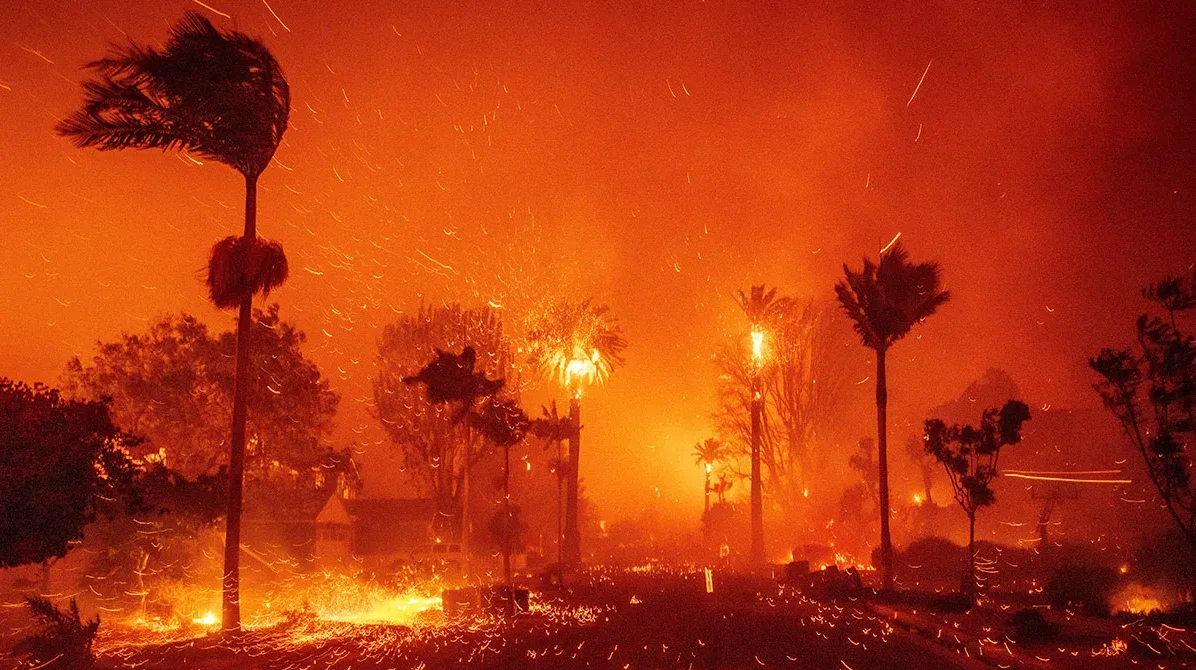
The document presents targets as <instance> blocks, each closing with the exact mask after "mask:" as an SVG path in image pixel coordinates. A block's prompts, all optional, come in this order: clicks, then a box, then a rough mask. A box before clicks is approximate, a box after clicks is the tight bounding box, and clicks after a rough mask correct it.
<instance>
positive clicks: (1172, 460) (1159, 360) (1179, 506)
mask: <svg viewBox="0 0 1196 670" xmlns="http://www.w3.org/2000/svg"><path fill="white" fill-rule="evenodd" d="M1142 294H1143V296H1144V297H1145V298H1146V299H1147V300H1149V301H1150V302H1152V303H1154V305H1155V306H1156V307H1157V308H1160V309H1161V310H1162V311H1163V313H1164V314H1163V316H1160V315H1158V314H1143V315H1141V316H1140V317H1138V321H1137V323H1136V330H1137V339H1138V344H1139V347H1138V351H1131V350H1129V349H1103V350H1102V351H1101V352H1100V354H1099V355H1098V356H1096V357H1095V358H1092V359H1090V360H1089V362H1088V364H1089V366H1091V367H1092V369H1093V370H1095V371H1096V372H1097V374H1099V375H1100V377H1101V379H1100V381H1098V382H1097V383H1096V384H1094V385H1093V388H1094V389H1096V392H1097V393H1099V394H1100V396H1101V399H1102V400H1104V403H1105V406H1106V407H1107V408H1108V409H1109V411H1110V412H1112V413H1113V415H1114V416H1116V417H1117V419H1118V420H1119V421H1120V422H1121V425H1122V427H1123V428H1124V429H1125V433H1126V436H1127V437H1128V438H1129V440H1130V442H1131V443H1132V444H1133V446H1134V448H1135V449H1136V450H1137V451H1138V453H1140V454H1141V455H1142V459H1143V461H1144V462H1145V464H1146V471H1147V473H1148V474H1149V476H1150V480H1151V482H1152V483H1153V484H1154V486H1155V489H1156V490H1157V491H1158V493H1159V497H1160V498H1162V501H1163V506H1164V507H1165V508H1166V509H1167V511H1168V513H1169V514H1170V515H1171V518H1172V520H1173V521H1174V522H1175V524H1176V526H1177V527H1178V528H1179V529H1180V530H1181V531H1182V532H1183V533H1184V536H1185V537H1187V539H1188V542H1189V543H1190V544H1191V545H1192V546H1193V547H1196V483H1194V480H1193V478H1192V456H1193V453H1192V451H1193V450H1192V446H1191V445H1192V440H1193V439H1196V414H1194V413H1193V407H1196V337H1194V336H1192V335H1191V334H1189V331H1187V330H1186V329H1185V328H1183V327H1181V322H1180V317H1181V315H1183V314H1184V313H1187V312H1190V311H1191V310H1192V309H1193V308H1196V278H1194V277H1179V278H1177V277H1166V278H1164V279H1163V280H1162V281H1160V282H1159V283H1158V284H1155V285H1153V286H1150V287H1147V288H1146V289H1145V290H1144V291H1143V292H1142Z"/></svg>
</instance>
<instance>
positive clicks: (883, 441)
mask: <svg viewBox="0 0 1196 670" xmlns="http://www.w3.org/2000/svg"><path fill="white" fill-rule="evenodd" d="M843 273H844V274H845V275H846V279H845V280H844V281H841V282H839V283H838V284H835V293H836V294H837V295H838V297H839V304H840V306H841V307H842V308H843V311H844V312H845V313H846V314H847V317H848V318H849V319H851V322H852V327H853V328H855V332H856V334H857V335H859V337H860V341H861V342H862V343H863V344H864V346H865V347H867V348H869V349H872V350H873V351H875V352H876V441H877V467H878V470H879V484H880V487H879V488H880V560H881V566H880V569H881V576H882V582H883V586H884V588H885V589H886V590H888V589H891V588H892V587H893V541H892V538H891V537H890V536H889V441H888V432H887V424H886V412H887V408H888V402H889V389H888V382H887V380H886V378H885V354H886V353H888V351H889V348H890V347H892V346H893V345H894V344H895V343H896V342H897V341H898V340H900V339H902V338H903V337H905V336H906V335H907V334H909V331H910V330H911V329H912V328H913V327H914V324H917V323H919V322H921V321H922V320H923V319H925V318H927V317H929V316H930V315H931V314H934V313H935V311H936V310H938V308H939V307H940V306H941V305H942V304H943V303H945V302H947V300H949V299H950V297H951V294H950V293H949V292H948V291H945V290H943V289H942V288H941V287H940V283H941V274H942V271H941V270H940V268H939V265H938V264H937V263H911V262H910V260H909V254H907V253H906V251H905V248H904V247H903V246H902V245H901V243H900V242H898V243H896V244H894V245H893V246H892V247H891V248H890V249H889V250H888V251H886V252H885V253H882V254H881V257H880V264H879V265H876V264H874V263H873V262H872V261H870V260H868V259H867V258H865V259H864V267H863V269H862V270H860V271H859V272H853V271H852V270H851V268H849V267H848V266H847V265H846V264H844V265H843Z"/></svg>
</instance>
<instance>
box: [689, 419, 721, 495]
mask: <svg viewBox="0 0 1196 670" xmlns="http://www.w3.org/2000/svg"><path fill="white" fill-rule="evenodd" d="M693 456H694V459H695V460H694V462H695V464H697V465H701V466H702V467H703V469H705V471H706V488H705V489H703V490H704V491H705V495H704V496H703V499H702V503H703V506H702V512H703V513H705V512H709V511H710V473H712V472H713V471H714V466H715V464H716V463H718V462H719V461H721V460H723V443H722V442H719V441H718V440H716V439H714V438H712V437H711V438H706V439H705V440H703V441H701V442H698V443H697V444H696V445H694V453H693Z"/></svg>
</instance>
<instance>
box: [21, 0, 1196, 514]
mask: <svg viewBox="0 0 1196 670" xmlns="http://www.w3.org/2000/svg"><path fill="white" fill-rule="evenodd" d="M1123 4H1124V3H1116V2H1098V3H1089V2H1070V3H1062V4H1060V3H1042V2H1017V3H995V4H992V5H979V6H978V5H975V4H972V3H956V2H931V3H924V2H897V3H886V4H883V5H870V6H865V5H862V4H861V5H859V6H858V7H857V6H856V5H853V4H851V3H846V4H843V3H826V6H818V5H809V4H802V5H800V6H799V5H797V4H793V3H765V2H743V3H731V2H667V3H646V4H645V3H634V4H633V3H615V4H613V5H612V4H603V3H598V4H593V3H588V4H583V3H571V2H559V3H557V2H554V3H531V2H503V3H484V2H462V3H457V2H454V3H445V2H421V3H414V4H412V3H399V4H396V3H389V2H354V3H328V2H325V3H318V2H313V1H311V0H272V1H271V2H270V4H269V5H266V4H265V3H262V2H257V1H250V0H211V2H206V3H197V2H185V1H183V0H173V1H170V2H142V3H130V2H127V1H124V0H121V1H117V0H85V1H83V2H66V1H65V0H36V1H33V2H12V3H4V4H3V6H2V7H0V37H2V38H3V39H0V54H2V58H0V115H2V118H3V119H4V122H3V123H0V175H2V176H3V180H2V181H0V240H2V243H0V286H2V287H3V290H0V325H2V328H0V375H6V376H11V377H15V378H21V379H25V380H29V381H33V380H45V381H50V382H53V381H54V380H55V379H56V378H57V376H58V374H59V372H60V371H61V369H62V366H63V364H64V363H65V361H66V360H67V359H68V357H70V356H71V355H72V354H81V355H85V356H86V355H88V354H89V353H90V351H91V349H92V347H93V343H94V341H95V340H96V339H97V338H98V339H111V338H112V337H114V336H115V335H116V334H117V333H118V332H120V331H121V330H137V329H140V328H142V327H144V325H145V324H146V322H147V320H149V319H151V318H153V317H154V316H155V315H157V314H159V313H162V312H168V311H178V310H180V309H184V310H188V311H190V312H193V313H196V314H199V315H201V316H202V317H203V318H205V319H206V320H208V321H210V322H212V323H215V324H227V323H229V322H230V320H229V319H228V317H227V316H225V315H222V314H220V313H218V312H216V311H215V310H214V309H212V308H210V307H209V306H207V303H206V302H205V298H204V290H203V287H202V284H201V283H200V281H199V280H198V279H197V277H196V275H197V272H198V270H199V269H200V268H201V267H202V265H203V262H204V259H205V258H206V254H207V250H208V249H209V247H210V246H211V245H212V243H213V242H214V241H215V240H217V239H219V238H221V237H223V236H227V235H230V234H234V233H235V232H236V231H237V230H238V228H239V225H240V218H239V217H240V215H241V210H240V206H241V203H240V200H239V198H240V183H239V180H238V177H237V176H236V174H235V173H233V172H232V171H231V170H228V169H227V168H225V167H223V166H219V165H214V164H202V161H199V160H196V159H193V158H192V157H188V156H185V155H160V154H156V153H143V154H137V153H129V152H126V153H123V154H100V153H97V152H93V151H80V150H76V149H74V148H72V147H71V146H70V145H69V144H68V142H67V141H65V140H63V139H60V138H57V137H55V136H53V134H52V132H51V128H52V126H53V125H54V123H55V122H56V121H57V120H58V119H59V118H60V117H61V116H63V115H64V114H66V113H67V112H68V111H69V110H71V109H72V108H73V107H74V106H75V105H77V103H78V101H79V99H80V93H79V86H78V82H79V81H80V79H81V78H82V76H83V71H82V65H83V64H84V63H86V62H87V61H89V60H92V59H94V58H97V57H99V56H101V55H102V54H103V53H104V51H105V49H106V48H107V45H108V44H109V43H112V42H123V41H124V40H125V39H126V35H127V36H128V37H131V38H134V39H137V40H140V41H157V40H161V39H163V38H164V36H165V33H166V29H167V26H168V25H169V24H170V23H172V22H173V21H175V20H176V19H177V18H178V17H179V16H181V15H182V13H183V12H184V11H186V10H199V11H204V12H207V13H208V15H209V16H210V18H212V19H213V20H214V21H216V22H217V24H218V25H220V26H221V27H225V28H231V27H236V28H238V29H240V30H244V31H247V32H250V33H252V34H256V35H260V36H262V37H263V38H264V39H265V40H266V41H267V43H268V44H269V45H270V47H271V48H272V49H273V50H274V51H275V53H276V55H277V57H278V58H279V60H280V61H281V63H282V64H283V66H284V68H285V70H286V73H287V75H288V77H289V79H290V82H291V88H292V93H293V105H294V110H293V112H292V114H291V118H292V127H291V128H290V130H289V131H288V133H287V135H286V138H285V141H284V144H283V146H282V148H281V149H280V151H279V153H278V155H277V161H276V162H275V164H274V165H273V166H271V168H270V169H269V170H267V172H266V173H265V175H264V176H263V178H262V182H261V191H260V193H259V198H260V220H259V228H260V230H261V231H262V232H263V234H265V235H267V236H269V237H271V238H277V239H279V240H281V241H282V242H283V243H284V245H285V246H286V248H287V252H288V257H289V258H290V260H291V264H292V280H291V281H290V283H289V284H288V285H286V286H285V287H284V288H283V289H281V290H280V291H279V292H278V293H277V300H278V301H279V302H280V303H281V304H282V305H283V308H282V310H283V314H284V317H286V318H289V319H293V320H295V321H296V322H297V323H298V324H299V325H300V327H302V328H303V329H304V330H305V331H306V332H307V334H308V336H309V351H310V355H311V356H312V357H313V358H314V359H315V360H316V361H317V362H318V363H319V365H320V366H321V368H322V370H323V372H324V374H325V375H327V376H328V377H329V378H331V379H332V380H333V382H334V384H335V386H336V388H337V390H338V391H340V392H341V393H342V395H343V396H344V400H345V401H344V402H343V403H342V410H341V416H340V418H339V428H338V439H339V440H341V441H343V442H345V443H347V442H349V441H357V442H358V443H359V444H361V445H362V446H363V447H364V448H366V449H367V450H368V451H367V455H366V461H367V468H368V469H367V471H366V477H367V479H368V480H369V487H370V488H369V490H370V491H372V492H375V493H378V494H384V493H385V492H386V486H387V484H388V482H389V474H388V468H389V467H392V466H391V465H390V463H391V462H390V461H389V460H388V459H387V458H386V453H387V450H386V448H385V444H384V442H382V440H383V434H382V431H381V430H380V429H379V427H378V426H377V423H376V421H374V420H373V419H372V418H371V417H370V416H369V414H368V411H367V404H368V402H369V399H370V386H369V378H370V376H371V375H372V374H373V372H374V366H373V361H374V356H375V351H376V348H375V345H376V341H377V338H378V335H379V333H380V329H381V328H382V327H383V326H384V325H385V324H386V323H388V322H389V321H391V320H392V319H394V318H395V317H396V315H397V314H399V313H402V312H405V311H407V310H411V309H414V308H416V307H418V305H419V304H420V303H421V302H439V301H443V300H454V301H461V302H464V303H470V304H478V305H480V304H485V303H489V304H491V305H493V306H495V307H497V308H499V309H501V310H504V312H505V313H507V314H509V315H510V316H511V319H512V321H514V320H515V319H518V318H521V316H522V314H524V313H525V312H526V311H527V310H528V309H530V307H531V306H532V305H534V304H535V303H536V302H537V300H538V299H539V298H540V297H541V296H543V295H551V294H563V295H569V296H586V295H594V296H596V298H597V299H598V300H599V301H600V302H604V303H609V304H610V306H611V309H612V313H613V314H615V315H617V316H618V317H619V319H620V322H621V324H622V326H623V329H624V332H625V334H626V338H627V340H628V342H629V344H630V347H629V349H628V352H627V364H626V366H625V367H623V368H621V369H620V370H618V371H617V373H616V374H613V375H612V376H611V379H610V382H609V383H608V384H607V385H606V386H605V387H603V388H601V389H597V390H595V392H594V393H592V394H591V395H590V396H588V397H587V400H586V402H587V407H586V413H587V415H586V419H585V424H586V429H587V437H586V444H587V448H588V451H587V453H586V455H585V460H584V462H583V465H582V474H583V476H584V477H585V479H586V482H587V485H588V489H589V491H590V492H591V494H592V495H593V496H594V497H595V498H596V499H597V500H598V501H599V503H601V504H603V505H606V506H608V507H609V508H613V509H614V510H616V511H618V510H624V511H630V510H632V509H635V508H636V507H637V506H639V505H642V504H643V503H644V502H645V501H650V500H651V501H659V502H660V504H661V505H663V506H666V507H669V506H673V505H674V503H673V501H674V500H680V501H681V502H680V503H677V505H678V506H680V507H679V508H684V510H685V511H686V512H687V513H693V511H694V510H696V509H698V508H700V505H701V481H702V475H701V472H700V471H699V470H698V469H697V468H696V467H694V466H693V464H692V458H690V457H689V451H690V450H691V448H692V445H693V443H694V442H695V441H697V440H699V439H701V438H703V437H706V436H708V434H709V431H710V425H709V420H708V415H709V413H710V411H711V410H712V409H713V395H712V392H713V385H714V376H715V372H714V369H713V366H712V365H711V364H710V355H711V354H712V353H713V351H714V350H715V349H716V347H717V344H718V342H719V341H720V338H721V337H723V336H724V335H725V334H726V333H730V332H734V331H739V330H742V329H743V328H745V327H746V324H745V323H743V322H742V317H741V316H740V315H739V314H738V313H737V312H736V311H735V306H734V303H733V300H732V298H731V294H732V291H733V290H734V289H737V288H745V287H746V286H747V285H748V284H749V283H752V282H756V283H759V282H768V283H770V284H775V285H779V286H780V287H781V289H782V291H783V292H785V293H788V294H791V295H797V296H814V297H819V298H829V297H830V289H831V286H832V285H833V283H834V281H835V280H836V279H837V278H838V277H839V276H840V274H841V264H842V263H843V262H844V261H848V262H850V263H852V264H853V265H858V263H859V258H860V257H861V256H862V255H865V254H870V255H873V256H875V254H876V252H877V250H878V249H879V248H880V247H881V246H882V245H884V244H886V243H887V242H888V241H889V240H891V239H892V238H893V236H894V235H895V234H896V233H898V232H900V233H901V234H902V240H903V242H904V243H905V244H906V245H907V246H908V248H909V249H910V250H911V252H912V253H913V254H914V255H915V257H916V258H918V259H937V260H939V261H941V262H942V264H943V266H944V268H945V279H946V284H947V286H948V288H950V290H951V291H952V294H953V295H954V299H953V301H952V302H951V303H950V304H949V305H947V306H946V307H945V308H944V309H943V310H942V311H941V313H940V314H939V315H937V316H936V317H935V318H934V319H933V320H931V321H928V322H927V324H926V325H925V326H924V327H922V328H920V329H919V330H918V331H917V332H916V334H915V335H914V336H911V338H910V339H909V340H908V341H906V342H902V343H900V344H899V345H898V347H897V348H896V349H895V350H894V353H893V354H891V355H890V362H889V365H890V368H889V378H890V383H891V384H892V390H891V403H892V413H893V416H894V417H895V421H894V423H892V424H891V425H893V426H894V428H893V431H894V432H898V433H900V432H905V431H909V430H912V429H913V428H911V427H912V426H916V425H917V424H918V423H919V421H920V419H921V418H922V413H923V412H924V411H925V409H926V408H927V407H930V406H933V405H935V404H938V403H940V402H942V401H944V400H946V399H948V398H950V397H953V395H954V394H957V393H958V391H959V389H962V388H963V387H965V386H966V385H967V383H968V382H969V381H970V380H971V379H974V378H976V377H977V376H979V374H980V373H982V372H983V371H984V370H985V369H986V368H988V367H990V366H999V367H1002V368H1004V369H1006V370H1008V371H1009V372H1010V373H1011V374H1012V375H1013V376H1014V377H1015V378H1017V379H1018V382H1019V384H1021V385H1022V386H1023V388H1024V389H1026V390H1027V395H1028V396H1031V397H1033V398H1035V399H1040V400H1042V401H1043V402H1049V403H1053V404H1054V405H1056V406H1059V407H1066V406H1073V405H1077V404H1089V405H1090V404H1093V403H1094V398H1093V397H1092V396H1091V392H1090V390H1089V389H1088V383H1089V381H1090V379H1089V374H1088V372H1087V370H1086V368H1085V360H1086V357H1087V356H1089V355H1091V354H1092V353H1094V352H1095V351H1096V350H1097V349H1099V347H1100V346H1102V345H1105V344H1113V343H1118V342H1122V341H1124V340H1125V339H1127V338H1128V336H1129V332H1130V326H1131V319H1132V318H1133V316H1134V315H1135V314H1136V312H1137V310H1138V307H1139V299H1138V290H1139V288H1140V287H1141V286H1143V285H1144V284H1145V283H1147V282H1149V281H1152V280H1154V279H1155V278H1156V277H1155V275H1157V274H1159V273H1162V272H1166V271H1172V272H1180V271H1183V270H1184V269H1185V268H1187V267H1189V265H1190V264H1191V262H1192V260H1193V259H1192V253H1191V251H1190V249H1191V225H1192V222H1193V218H1192V217H1193V213H1194V212H1196V197H1194V195H1193V193H1194V188H1193V187H1194V186H1196V184H1194V183H1193V180H1194V177H1193V175H1194V174H1196V171H1194V169H1193V168H1196V129H1194V127H1193V125H1192V124H1191V123H1190V118H1191V114H1190V101H1189V100H1188V96H1190V95H1191V90H1192V88H1193V86H1194V84H1196V76H1194V72H1193V69H1194V68H1196V58H1194V57H1193V56H1194V54H1193V47H1192V46H1191V45H1192V44H1193V41H1192V40H1191V26H1192V25H1196V15H1194V12H1196V9H1193V6H1192V5H1191V4H1190V3H1183V2H1167V3H1164V4H1163V5H1160V6H1158V7H1157V9H1156V10H1155V11H1152V12H1149V13H1142V14H1141V15H1137V14H1132V13H1131V10H1130V8H1128V6H1123ZM224 15H227V17H226V16H224ZM915 92H916V95H915ZM852 355H856V356H859V357H860V359H861V361H862V360H864V359H865V358H866V357H867V353H866V350H864V349H863V348H858V349H855V350H853V351H852ZM853 381H854V380H853ZM851 392H852V393H853V394H855V395H857V396H858V397H857V398H856V400H858V401H859V402H858V403H856V404H857V405H858V406H859V407H862V408H864V409H863V410H862V411H860V412H855V411H853V412H851V413H848V414H846V415H844V416H843V417H842V423H843V424H844V425H845V426H847V427H846V428H845V429H844V431H845V432H852V431H853V430H854V432H856V433H858V434H860V435H863V434H867V433H868V432H869V431H870V430H871V425H872V424H871V421H872V419H871V416H870V415H869V414H867V401H868V397H869V394H870V392H871V385H870V384H863V385H860V386H852V387H851ZM853 426H858V428H852V427H853ZM894 439H895V440H900V439H901V438H900V437H895V438H894ZM658 496H659V497H658Z"/></svg>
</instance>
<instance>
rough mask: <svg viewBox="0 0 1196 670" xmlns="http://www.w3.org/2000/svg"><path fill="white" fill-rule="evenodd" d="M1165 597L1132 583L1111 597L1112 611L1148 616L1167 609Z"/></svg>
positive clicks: (1154, 590) (1153, 590)
mask: <svg viewBox="0 0 1196 670" xmlns="http://www.w3.org/2000/svg"><path fill="white" fill-rule="evenodd" d="M1167 600H1168V599H1167V598H1166V596H1165V595H1164V594H1163V593H1162V592H1160V591H1158V590H1156V589H1151V588H1147V587H1145V586H1143V585H1141V584H1138V583H1136V582H1135V583H1132V584H1129V585H1128V586H1126V587H1125V588H1124V589H1122V590H1121V591H1120V592H1118V593H1117V595H1115V596H1113V603H1112V604H1113V610H1114V611H1118V612H1129V613H1130V614H1149V613H1151V612H1154V611H1156V610H1158V611H1162V610H1165V609H1167V607H1168V602H1167Z"/></svg>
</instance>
